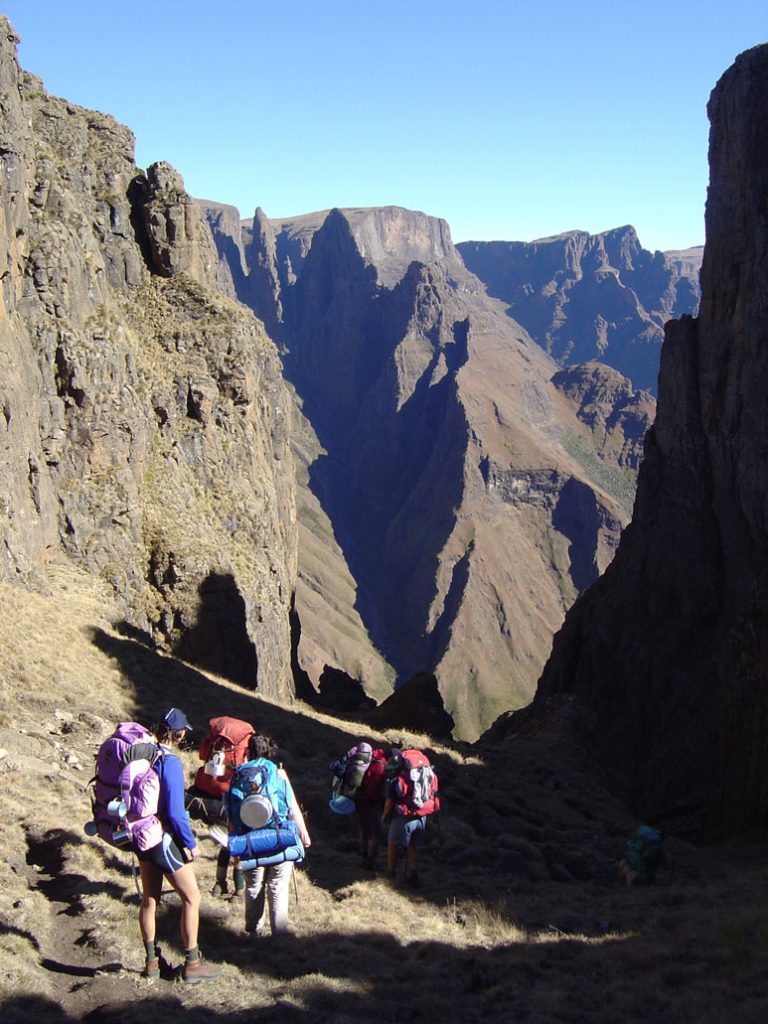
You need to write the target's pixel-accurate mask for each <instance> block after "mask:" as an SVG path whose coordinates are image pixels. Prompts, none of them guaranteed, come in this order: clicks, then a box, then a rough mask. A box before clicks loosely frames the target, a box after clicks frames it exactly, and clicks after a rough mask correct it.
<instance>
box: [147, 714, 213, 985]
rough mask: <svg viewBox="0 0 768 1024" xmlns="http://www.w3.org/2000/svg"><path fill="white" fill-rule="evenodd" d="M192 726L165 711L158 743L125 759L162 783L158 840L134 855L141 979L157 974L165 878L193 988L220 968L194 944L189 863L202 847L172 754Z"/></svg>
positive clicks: (196, 917) (196, 895)
mask: <svg viewBox="0 0 768 1024" xmlns="http://www.w3.org/2000/svg"><path fill="white" fill-rule="evenodd" d="M191 728H192V726H191V725H190V723H189V721H188V720H187V716H186V715H185V714H184V712H183V711H181V710H180V709H179V708H169V709H168V710H167V711H166V712H165V714H164V715H163V718H162V720H161V721H160V722H158V724H157V725H156V726H155V727H154V729H153V732H154V734H155V737H156V738H157V745H154V744H146V743H135V744H133V745H132V746H131V747H130V748H129V752H128V755H127V757H128V758H129V759H130V760H134V759H135V758H140V757H146V758H147V759H148V760H149V761H150V763H151V765H152V768H153V769H154V771H155V772H156V773H157V775H158V776H159V783H160V792H159V797H158V804H157V817H158V818H159V819H160V822H161V824H162V829H163V832H162V839H161V841H160V842H158V843H157V844H156V845H154V846H152V847H150V848H149V849H147V850H143V851H141V852H138V853H137V856H138V859H139V870H140V872H141V886H142V897H141V906H140V908H139V928H140V930H141V937H142V939H143V941H144V949H145V953H146V965H145V968H144V976H145V977H146V978H148V979H150V980H153V979H155V978H158V977H159V976H160V960H159V952H158V949H157V946H156V945H155V930H156V922H155V915H156V913H157V905H158V903H159V902H160V896H161V894H162V890H163V879H164V878H167V879H168V881H169V882H170V883H171V885H172V886H173V888H174V889H175V891H176V893H177V895H178V897H179V899H180V900H181V941H182V944H183V947H184V965H183V967H182V968H181V977H182V979H183V980H184V981H185V982H188V983H190V984H196V983H197V982H200V981H209V980H212V979H214V978H217V977H218V976H219V969H218V968H217V967H212V966H211V965H210V964H208V963H205V962H204V961H203V959H202V957H201V956H200V949H199V947H198V944H197V937H198V928H199V924H200V890H199V888H198V885H197V879H196V877H195V871H194V868H193V866H192V863H193V861H196V860H197V858H198V857H199V856H200V849H199V847H198V845H197V840H196V839H195V836H194V833H193V832H192V829H191V827H190V824H189V814H188V813H187V810H186V808H185V806H184V789H185V786H184V768H183V767H182V764H181V761H180V760H179V758H178V756H177V754H176V753H175V751H177V750H178V749H179V747H180V744H181V743H182V741H183V740H184V737H185V736H186V734H187V732H189V731H190V730H191Z"/></svg>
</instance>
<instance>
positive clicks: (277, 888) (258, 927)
mask: <svg viewBox="0 0 768 1024" xmlns="http://www.w3.org/2000/svg"><path fill="white" fill-rule="evenodd" d="M292 874H293V861H291V860H287V861H284V863H282V864H272V865H271V866H270V867H268V868H252V870H250V871H246V872H245V930H246V931H247V932H251V933H252V934H254V935H264V934H265V933H266V918H265V913H264V912H265V910H266V909H268V910H269V923H270V925H271V927H272V934H273V935H279V934H280V933H281V932H286V931H288V898H289V896H290V890H291V875H292ZM265 904H266V907H265Z"/></svg>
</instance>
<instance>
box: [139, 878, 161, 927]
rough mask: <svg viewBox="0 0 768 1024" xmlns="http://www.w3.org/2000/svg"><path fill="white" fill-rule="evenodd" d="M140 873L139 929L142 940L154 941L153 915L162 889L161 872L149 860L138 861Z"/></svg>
mask: <svg viewBox="0 0 768 1024" xmlns="http://www.w3.org/2000/svg"><path fill="white" fill-rule="evenodd" d="M139 872H140V874H141V906H140V907H139V930H140V931H141V937H142V939H143V940H144V942H154V941H155V915H156V913H157V904H158V903H159V902H160V893H161V892H162V891H163V873H162V871H161V870H160V868H159V867H157V866H156V865H155V864H150V863H149V861H142V860H140V861H139Z"/></svg>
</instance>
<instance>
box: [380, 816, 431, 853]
mask: <svg viewBox="0 0 768 1024" xmlns="http://www.w3.org/2000/svg"><path fill="white" fill-rule="evenodd" d="M426 838H427V819H426V818H404V817H403V816H402V815H401V814H396V815H395V816H394V818H393V819H392V821H391V822H390V824H389V834H388V835H387V842H388V843H396V844H397V846H404V847H406V848H407V847H408V846H410V845H411V843H413V845H414V846H421V845H422V843H423V842H424V841H425V839H426Z"/></svg>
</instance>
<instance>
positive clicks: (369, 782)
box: [360, 750, 387, 804]
mask: <svg viewBox="0 0 768 1024" xmlns="http://www.w3.org/2000/svg"><path fill="white" fill-rule="evenodd" d="M386 767H387V759H386V757H385V756H384V751H383V750H374V752H373V754H372V755H371V763H370V764H369V765H368V769H367V771H366V773H365V775H364V776H363V781H362V782H361V784H360V789H361V791H362V792H363V793H364V794H365V799H366V800H367V801H368V802H369V803H372V804H375V803H379V802H382V803H383V801H384V783H385V782H386V771H385V769H386Z"/></svg>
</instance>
